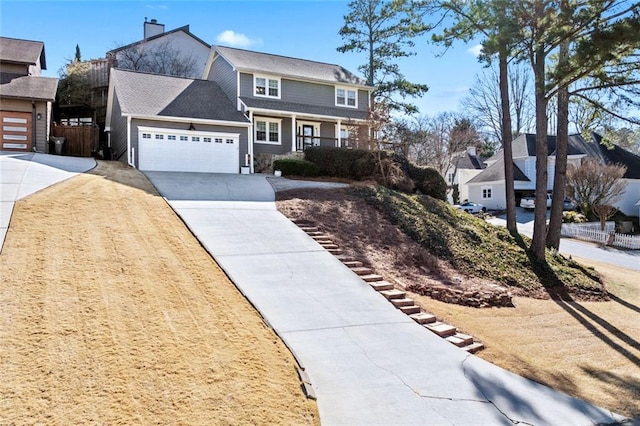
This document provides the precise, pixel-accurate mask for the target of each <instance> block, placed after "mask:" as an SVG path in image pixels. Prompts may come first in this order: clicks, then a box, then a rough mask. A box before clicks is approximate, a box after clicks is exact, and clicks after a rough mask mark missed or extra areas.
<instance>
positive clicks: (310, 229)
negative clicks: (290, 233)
mask: <svg viewBox="0 0 640 426" xmlns="http://www.w3.org/2000/svg"><path fill="white" fill-rule="evenodd" d="M300 229H302V230H303V231H304V232H316V231H319V230H320V228H318V227H317V226H300Z"/></svg>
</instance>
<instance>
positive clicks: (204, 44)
mask: <svg viewBox="0 0 640 426" xmlns="http://www.w3.org/2000/svg"><path fill="white" fill-rule="evenodd" d="M179 31H182V32H183V33H185V34H187V35H188V36H189V37H191V38H193V39H194V40H196V41H197V42H198V43H200V44H202V45H203V46H205V47H207V48H211V45H210V44H209V43H207V42H205V41H204V40H202V39H200V38H198V37H197V36H195V35H194V34H192V33H191V32H190V31H189V25H185V26H183V27H180V28H176V29H174V30H171V31H165V32H163V33H160V34H156V35H154V36H151V37H147V38H146V39H142V40H138V41H135V42H133V43H129V44H127V45H125V46H120V47H117V48H115V49H112V50H110V51H108V52H107V56H109V55H110V54H114V53H118V52H120V51H122V50H126V49H129V48H131V47H133V46H137V45H139V44H142V43H146V42H148V41H152V40H157V39H159V38H162V37H165V36H167V35H169V34H174V33H177V32H179Z"/></svg>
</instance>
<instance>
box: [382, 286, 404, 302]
mask: <svg viewBox="0 0 640 426" xmlns="http://www.w3.org/2000/svg"><path fill="white" fill-rule="evenodd" d="M380 294H381V295H383V296H384V297H386V298H387V299H389V300H391V299H403V298H404V296H405V295H406V294H407V293H405V292H404V291H402V290H396V289H395V288H394V289H391V290H383V291H381V292H380Z"/></svg>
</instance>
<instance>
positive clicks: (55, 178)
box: [0, 151, 96, 252]
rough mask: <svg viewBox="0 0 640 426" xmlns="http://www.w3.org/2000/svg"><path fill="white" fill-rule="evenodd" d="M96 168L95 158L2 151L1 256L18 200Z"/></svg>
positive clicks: (0, 155)
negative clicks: (14, 206)
mask: <svg viewBox="0 0 640 426" xmlns="http://www.w3.org/2000/svg"><path fill="white" fill-rule="evenodd" d="M95 166H96V161H95V160H94V159H93V158H80V157H63V156H59V155H48V154H38V153H33V152H9V151H0V252H1V251H2V246H3V244H4V239H5V237H6V235H7V229H8V228H9V223H10V220H11V214H12V212H13V205H14V204H15V202H16V201H17V200H19V199H21V198H24V197H26V196H27V195H30V194H33V193H34V192H37V191H39V190H41V189H44V188H46V187H48V186H51V185H53V184H56V183H58V182H60V181H63V180H65V179H68V178H70V177H72V176H75V175H76V174H78V173H82V172H86V171H87V170H91V169H92V168H94V167H95Z"/></svg>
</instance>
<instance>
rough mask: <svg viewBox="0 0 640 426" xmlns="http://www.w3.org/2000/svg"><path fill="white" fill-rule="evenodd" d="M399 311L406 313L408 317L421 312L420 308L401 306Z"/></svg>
mask: <svg viewBox="0 0 640 426" xmlns="http://www.w3.org/2000/svg"><path fill="white" fill-rule="evenodd" d="M398 309H400V310H401V311H402V312H404V313H405V314H407V315H412V314H417V313H418V312H420V306H416V305H413V306H400V307H398Z"/></svg>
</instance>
